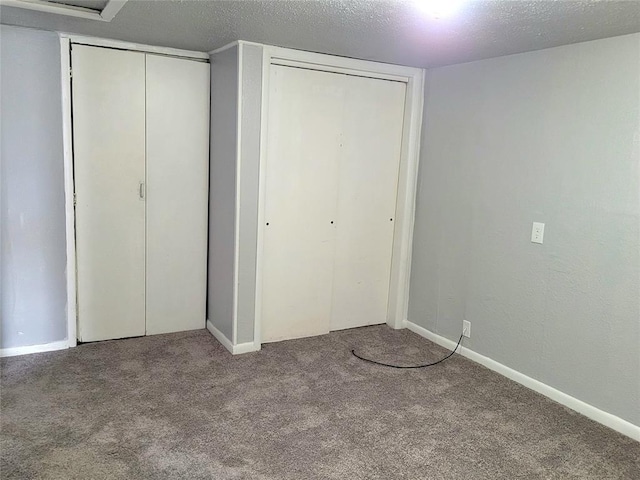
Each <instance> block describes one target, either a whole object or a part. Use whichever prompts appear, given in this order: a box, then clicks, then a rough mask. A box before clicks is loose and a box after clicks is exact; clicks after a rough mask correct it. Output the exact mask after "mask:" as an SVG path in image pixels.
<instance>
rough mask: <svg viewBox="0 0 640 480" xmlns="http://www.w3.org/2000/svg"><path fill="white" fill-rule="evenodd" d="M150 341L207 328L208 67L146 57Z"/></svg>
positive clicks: (195, 62)
mask: <svg viewBox="0 0 640 480" xmlns="http://www.w3.org/2000/svg"><path fill="white" fill-rule="evenodd" d="M146 73H147V81H146V86H147V91H146V118H147V189H146V190H147V191H146V195H147V257H146V258H147V275H146V278H147V283H146V299H147V302H146V304H147V308H146V318H147V325H146V327H147V328H146V331H147V334H156V333H168V332H177V331H182V330H192V329H198V328H204V327H205V303H206V264H207V258H206V256H207V253H206V248H207V202H208V193H207V192H208V183H209V181H208V178H209V177H208V165H209V64H208V63H203V62H197V61H192V60H185V59H178V58H171V57H164V56H158V55H150V54H148V55H147V56H146Z"/></svg>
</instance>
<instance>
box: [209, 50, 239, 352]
mask: <svg viewBox="0 0 640 480" xmlns="http://www.w3.org/2000/svg"><path fill="white" fill-rule="evenodd" d="M210 61H211V147H210V148H211V150H210V152H211V154H210V165H209V260H208V262H209V268H208V286H207V289H208V295H207V317H208V319H209V320H210V321H211V322H212V323H213V325H214V326H215V327H216V328H217V329H218V330H220V331H221V332H222V333H223V334H224V335H225V336H226V337H227V338H228V339H229V340H230V341H232V340H233V294H234V285H233V279H234V272H233V270H234V255H235V215H236V212H235V209H236V206H235V203H236V200H235V199H236V159H237V155H236V154H237V145H236V142H237V134H238V132H237V119H238V48H237V47H233V48H230V49H228V50H225V51H223V52H220V53H217V54H215V55H211V57H210Z"/></svg>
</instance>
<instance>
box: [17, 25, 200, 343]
mask: <svg viewBox="0 0 640 480" xmlns="http://www.w3.org/2000/svg"><path fill="white" fill-rule="evenodd" d="M59 37H60V83H61V88H62V137H63V162H64V201H65V234H66V252H67V264H66V277H67V284H66V285H67V340H66V341H65V342H66V343H67V346H68V347H75V346H76V345H77V319H78V314H77V288H78V285H77V278H76V227H75V223H76V218H75V207H74V192H75V186H74V180H73V121H72V116H71V44H72V43H81V44H84V45H92V46H95V47H107V48H118V49H122V50H134V51H138V52H144V53H152V54H157V55H170V56H175V57H183V58H189V59H195V60H202V61H206V62H208V61H209V54H207V53H203V52H192V51H188V50H178V49H175V48H164V47H155V46H151V45H141V44H137V43H130V42H121V41H117V40H109V39H104V38H97V37H87V36H83V35H70V34H67V33H60V34H59ZM57 346H58V344H57V343H56V347H57ZM34 351H35V350H34ZM38 351H40V350H38ZM21 352H22V351H21ZM24 353H33V352H32V351H29V350H24Z"/></svg>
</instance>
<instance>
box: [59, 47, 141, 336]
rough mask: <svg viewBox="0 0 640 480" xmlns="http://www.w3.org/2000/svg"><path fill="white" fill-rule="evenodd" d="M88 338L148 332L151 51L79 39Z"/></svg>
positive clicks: (80, 229) (79, 221)
mask: <svg viewBox="0 0 640 480" xmlns="http://www.w3.org/2000/svg"><path fill="white" fill-rule="evenodd" d="M72 67H73V87H72V88H73V130H74V144H73V149H74V178H75V186H76V189H75V192H76V201H77V205H76V250H77V265H78V277H77V278H78V318H79V319H80V321H79V332H78V334H79V335H78V336H79V339H80V340H81V341H93V340H105V339H110V338H123V337H133V336H138V335H144V334H145V291H144V283H145V245H144V243H145V241H144V238H145V202H144V199H143V198H141V195H140V184H141V182H144V179H145V118H144V117H145V106H144V104H145V56H144V54H142V53H136V52H126V51H120V50H111V49H107V48H97V47H88V46H83V45H73V50H72Z"/></svg>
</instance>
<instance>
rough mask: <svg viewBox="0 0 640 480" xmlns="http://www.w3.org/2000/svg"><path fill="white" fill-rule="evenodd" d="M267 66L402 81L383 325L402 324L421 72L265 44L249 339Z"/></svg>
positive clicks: (259, 262)
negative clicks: (401, 119)
mask: <svg viewBox="0 0 640 480" xmlns="http://www.w3.org/2000/svg"><path fill="white" fill-rule="evenodd" d="M272 64H279V65H288V66H297V67H300V68H309V69H313V70H322V71H327V72H334V73H342V74H348V75H358V76H366V77H371V78H380V79H384V80H393V81H402V82H405V83H406V84H407V95H406V99H405V121H404V131H403V138H402V155H401V159H400V178H399V182H398V201H397V213H396V220H397V221H396V231H395V234H394V246H393V262H392V271H391V282H390V289H389V308H388V311H387V324H388V325H389V326H390V327H391V328H395V329H399V328H403V321H404V319H405V318H406V317H407V309H408V304H409V288H408V284H409V275H410V266H411V247H412V241H413V226H414V216H415V215H414V214H415V197H416V190H417V173H418V160H419V152H420V133H421V129H422V108H423V98H424V70H421V69H418V68H411V67H402V66H398V65H390V64H383V63H376V62H369V61H365V60H355V59H351V58H344V57H335V56H332V55H324V54H318V53H312V52H305V51H301V50H292V49H288V48H280V47H271V46H266V45H265V46H264V49H263V61H262V113H261V115H262V118H261V135H260V167H259V168H260V178H259V192H258V198H259V205H258V241H257V258H256V298H255V321H254V337H253V338H254V343H255V344H257V345H260V344H261V343H262V334H261V330H262V329H261V323H262V285H263V278H262V277H263V260H264V225H265V186H266V175H265V173H266V166H267V138H268V121H267V119H268V118H269V112H268V109H269V75H270V71H271V65H272ZM240 94H241V92H240Z"/></svg>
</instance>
